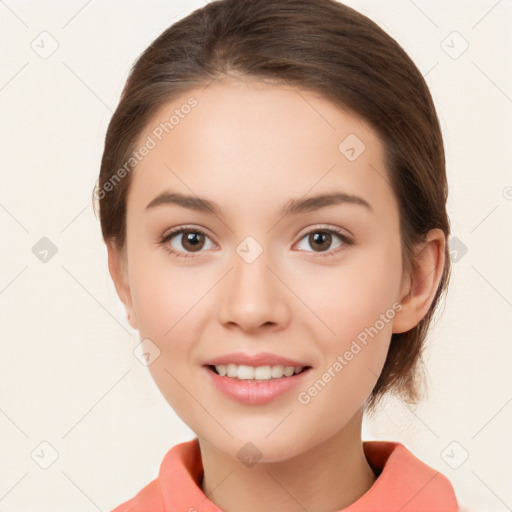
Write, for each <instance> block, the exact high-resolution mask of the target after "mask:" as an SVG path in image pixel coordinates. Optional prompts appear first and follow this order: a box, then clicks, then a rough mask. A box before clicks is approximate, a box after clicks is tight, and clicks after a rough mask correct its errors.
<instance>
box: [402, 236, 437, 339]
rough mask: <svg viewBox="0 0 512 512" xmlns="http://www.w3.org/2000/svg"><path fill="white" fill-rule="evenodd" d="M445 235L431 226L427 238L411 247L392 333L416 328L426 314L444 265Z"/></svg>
mask: <svg viewBox="0 0 512 512" xmlns="http://www.w3.org/2000/svg"><path fill="white" fill-rule="evenodd" d="M445 245H446V237H445V235H444V232H443V231H442V230H441V229H437V228H436V229H432V230H430V231H429V232H428V234H427V236H426V240H425V241H423V242H421V243H419V244H418V245H417V246H416V247H415V248H414V253H415V258H414V261H413V262H412V269H411V271H410V272H409V273H408V275H405V276H404V278H403V279H402V285H401V289H400V297H401V298H402V299H401V300H400V303H401V305H402V309H401V310H400V311H399V312H398V313H397V314H396V315H395V318H394V319H393V320H394V321H393V332H394V333H399V332H406V331H409V330H410V329H412V328H413V327H416V325H418V324H419V323H420V321H421V320H422V319H423V318H424V317H425V315H426V314H427V313H428V310H429V308H430V306H431V304H432V302H433V300H434V297H435V295H436V292H437V288H438V287H439V284H440V282H441V278H442V275H443V269H444V264H445Z"/></svg>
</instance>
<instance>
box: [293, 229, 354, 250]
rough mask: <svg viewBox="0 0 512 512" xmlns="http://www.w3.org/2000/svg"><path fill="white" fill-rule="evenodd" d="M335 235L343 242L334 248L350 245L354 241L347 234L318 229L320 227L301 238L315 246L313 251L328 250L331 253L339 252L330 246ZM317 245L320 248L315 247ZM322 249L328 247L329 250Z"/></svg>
mask: <svg viewBox="0 0 512 512" xmlns="http://www.w3.org/2000/svg"><path fill="white" fill-rule="evenodd" d="M333 235H334V237H337V238H338V239H339V240H341V242H340V243H339V244H338V245H337V246H336V247H334V249H338V248H339V247H343V246H346V245H350V244H351V243H352V240H351V239H350V238H349V237H348V236H346V235H345V234H343V233H341V232H339V231H337V230H334V229H318V228H317V229H315V230H313V231H310V232H309V233H307V234H306V235H305V236H304V237H303V238H302V239H301V241H302V240H306V242H307V243H308V244H309V245H310V246H311V247H313V248H314V250H313V252H320V253H324V252H327V253H329V254H331V253H332V252H337V251H329V248H330V246H331V244H332V241H333ZM315 247H316V248H318V250H317V249H315ZM322 249H327V250H322ZM308 252H311V251H308ZM322 256H323V254H322Z"/></svg>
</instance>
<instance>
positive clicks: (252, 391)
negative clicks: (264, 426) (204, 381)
mask: <svg viewBox="0 0 512 512" xmlns="http://www.w3.org/2000/svg"><path fill="white" fill-rule="evenodd" d="M204 369H205V371H206V372H207V373H208V375H209V378H210V379H211V381H212V383H213V385H214V386H216V387H217V388H218V389H219V390H220V391H222V392H223V393H224V394H226V395H227V396H229V397H231V398H234V399H235V400H237V401H239V402H242V403H244V404H265V403H267V402H270V401H271V400H274V399H275V398H277V397H278V396H281V395H283V394H285V393H286V392H288V391H290V390H291V389H293V388H295V387H296V386H298V385H299V384H300V383H301V382H302V381H303V380H304V376H305V375H307V374H309V371H310V370H311V368H308V369H307V370H305V371H303V372H301V373H297V374H295V375H292V376H291V377H281V378H280V379H270V380H266V381H255V380H252V381H251V380H238V379H232V378H230V377H221V376H220V375H218V374H217V373H215V372H214V371H213V370H211V369H210V368H209V367H208V366H204Z"/></svg>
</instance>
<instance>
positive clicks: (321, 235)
mask: <svg viewBox="0 0 512 512" xmlns="http://www.w3.org/2000/svg"><path fill="white" fill-rule="evenodd" d="M330 238H331V235H330V234H329V233H314V234H313V240H314V242H315V244H316V243H318V242H319V241H320V244H321V242H322V241H323V242H325V241H326V240H327V241H328V242H330ZM313 245H314V244H313ZM327 246H329V244H327Z"/></svg>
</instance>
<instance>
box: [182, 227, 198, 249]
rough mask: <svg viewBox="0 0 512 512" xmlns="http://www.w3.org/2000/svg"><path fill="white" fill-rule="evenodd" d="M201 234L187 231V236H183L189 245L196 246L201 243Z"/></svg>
mask: <svg viewBox="0 0 512 512" xmlns="http://www.w3.org/2000/svg"><path fill="white" fill-rule="evenodd" d="M200 238H201V235H200V234H199V233H196V232H193V231H189V232H188V233H187V236H186V237H185V239H186V243H187V244H189V245H191V246H192V247H196V248H197V247H198V246H200V245H201V240H200Z"/></svg>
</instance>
